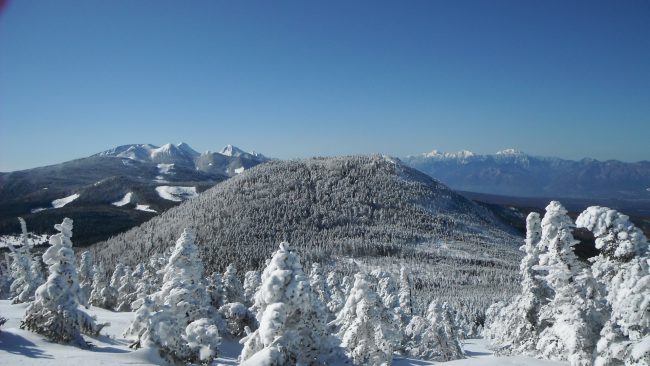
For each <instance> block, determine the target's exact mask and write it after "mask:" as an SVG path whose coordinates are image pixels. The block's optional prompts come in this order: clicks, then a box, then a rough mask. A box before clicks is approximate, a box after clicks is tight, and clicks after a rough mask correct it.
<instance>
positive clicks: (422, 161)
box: [404, 149, 650, 200]
mask: <svg viewBox="0 0 650 366" xmlns="http://www.w3.org/2000/svg"><path fill="white" fill-rule="evenodd" d="M404 162H405V163H406V164H408V165H409V166H412V167H414V168H416V169H418V170H421V171H423V172H425V173H427V174H429V175H431V176H432V177H435V178H436V179H439V180H440V181H442V182H443V183H445V184H447V185H449V186H450V187H451V188H453V189H456V190H461V191H470V192H478V193H488V194H498V195H505V196H521V197H555V198H560V197H565V198H589V199H595V198H614V199H635V200H636V199H644V200H650V192H648V191H647V189H648V187H650V162H649V161H640V162H637V163H625V162H621V161H616V160H608V161H598V160H594V159H583V160H579V161H574V160H565V159H559V158H550V157H538V156H532V155H528V154H526V153H523V152H521V151H519V150H516V149H505V150H501V151H498V152H497V153H495V154H491V155H480V154H474V153H472V152H470V151H467V150H463V151H460V152H458V153H442V152H439V151H437V150H433V151H432V152H429V153H424V154H420V155H415V156H408V157H406V158H404Z"/></svg>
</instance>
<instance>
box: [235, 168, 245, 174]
mask: <svg viewBox="0 0 650 366" xmlns="http://www.w3.org/2000/svg"><path fill="white" fill-rule="evenodd" d="M244 170H245V168H244V167H243V166H242V167H239V168H235V174H241V173H243V172H244Z"/></svg>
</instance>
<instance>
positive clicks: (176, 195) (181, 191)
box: [156, 186, 198, 202]
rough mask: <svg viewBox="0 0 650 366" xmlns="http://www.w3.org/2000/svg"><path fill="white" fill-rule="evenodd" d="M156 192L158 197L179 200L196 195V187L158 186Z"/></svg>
mask: <svg viewBox="0 0 650 366" xmlns="http://www.w3.org/2000/svg"><path fill="white" fill-rule="evenodd" d="M156 192H158V195H159V196H160V198H163V199H166V200H168V201H175V202H181V201H184V200H188V199H190V198H194V197H196V196H198V193H197V192H196V187H178V186H158V187H156Z"/></svg>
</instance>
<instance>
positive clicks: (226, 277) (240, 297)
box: [222, 264, 244, 304]
mask: <svg viewBox="0 0 650 366" xmlns="http://www.w3.org/2000/svg"><path fill="white" fill-rule="evenodd" d="M222 281H223V282H222V285H223V291H224V301H223V302H224V304H227V303H230V302H243V301H244V286H243V285H242V283H241V281H240V280H239V277H237V267H235V265H234V264H230V265H228V267H226V272H224V274H223V280H222Z"/></svg>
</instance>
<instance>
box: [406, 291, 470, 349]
mask: <svg viewBox="0 0 650 366" xmlns="http://www.w3.org/2000/svg"><path fill="white" fill-rule="evenodd" d="M404 334H405V338H406V339H407V342H406V348H405V351H406V353H407V354H408V355H410V356H411V357H416V358H423V359H425V360H431V361H451V360H457V359H461V358H464V357H465V356H464V354H463V349H462V346H461V344H460V341H459V339H458V334H457V332H456V329H455V327H454V324H453V322H452V320H451V314H450V313H449V309H448V308H447V307H446V306H445V305H444V304H443V305H441V304H440V303H439V302H437V301H432V302H431V303H430V304H429V308H428V310H427V314H426V317H421V316H419V315H415V316H413V317H412V318H411V321H410V322H409V324H408V325H407V326H406V329H405V331H404Z"/></svg>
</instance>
